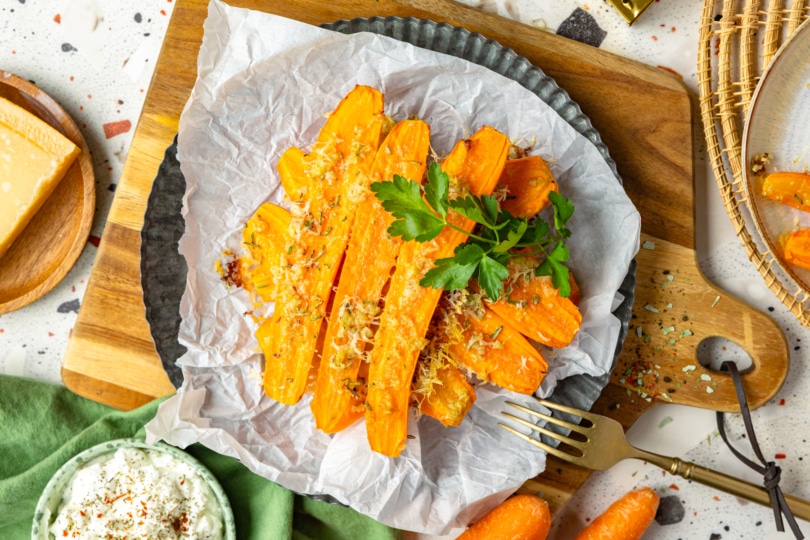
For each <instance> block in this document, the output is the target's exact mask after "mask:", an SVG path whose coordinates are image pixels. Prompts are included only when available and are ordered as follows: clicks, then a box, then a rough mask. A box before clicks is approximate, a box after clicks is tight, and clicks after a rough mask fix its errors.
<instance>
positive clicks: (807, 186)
mask: <svg viewBox="0 0 810 540" xmlns="http://www.w3.org/2000/svg"><path fill="white" fill-rule="evenodd" d="M762 194H763V195H764V196H766V197H768V198H769V199H772V200H774V201H776V202H778V203H782V204H786V205H787V206H792V207H793V208H798V209H799V210H804V211H805V212H807V211H810V174H808V173H799V172H776V173H771V174H769V175H768V176H766V177H765V181H764V182H763V183H762Z"/></svg>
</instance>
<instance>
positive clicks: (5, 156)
mask: <svg viewBox="0 0 810 540" xmlns="http://www.w3.org/2000/svg"><path fill="white" fill-rule="evenodd" d="M79 152H80V150H79V148H78V147H77V146H76V145H75V144H73V143H72V142H71V141H70V140H69V139H68V138H67V137H65V136H64V135H62V134H61V133H59V132H58V131H57V130H56V129H54V128H53V127H51V126H50V125H48V124H47V123H45V122H43V121H42V120H40V119H39V118H37V117H36V116H34V115H33V114H31V113H29V112H28V111H26V110H25V109H23V108H21V107H18V106H17V105H15V104H14V103H11V102H10V101H8V100H6V99H3V98H0V257H2V256H3V255H4V254H5V253H6V251H8V248H9V247H11V244H12V243H13V242H14V240H15V239H16V238H17V237H18V236H19V235H20V233H21V232H22V231H23V229H25V226H26V225H28V222H29V221H31V218H32V217H34V214H36V213H37V211H38V210H39V209H40V208H41V207H42V205H43V203H44V202H45V200H46V199H47V198H48V196H49V195H50V194H51V193H52V192H53V190H54V189H55V188H56V186H57V184H59V182H60V181H61V180H62V178H63V177H64V176H65V173H66V172H67V170H68V169H69V168H70V166H71V164H72V163H73V162H74V161H75V159H76V156H78V155H79Z"/></svg>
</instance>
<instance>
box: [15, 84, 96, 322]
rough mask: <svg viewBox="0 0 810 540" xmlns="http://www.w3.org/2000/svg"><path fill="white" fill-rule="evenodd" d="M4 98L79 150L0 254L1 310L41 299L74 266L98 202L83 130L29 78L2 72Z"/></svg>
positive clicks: (91, 164) (18, 306)
mask: <svg viewBox="0 0 810 540" xmlns="http://www.w3.org/2000/svg"><path fill="white" fill-rule="evenodd" d="M0 97H4V98H6V99H7V100H9V101H11V102H12V103H15V104H16V105H19V106H20V107H22V108H23V109H25V110H27V111H30V112H31V113H33V114H35V115H37V116H38V117H39V118H41V119H42V120H44V121H45V122H47V123H48V124H50V125H51V126H53V127H55V128H56V129H58V130H59V131H60V132H62V133H63V134H64V135H65V136H66V137H67V138H69V139H70V140H71V141H73V142H74V144H76V146H78V147H79V148H80V149H81V151H82V152H81V154H79V157H78V159H77V160H76V161H75V162H74V163H73V165H72V166H71V167H70V169H68V171H67V173H66V174H65V177H64V178H63V179H62V181H61V182H59V185H58V186H56V189H55V190H54V192H53V193H52V194H51V196H50V197H48V200H47V201H45V204H44V205H43V206H42V208H40V210H39V212H37V214H36V215H35V216H34V218H33V219H32V220H31V222H30V223H29V224H28V226H27V227H26V228H25V230H24V231H23V232H22V234H20V236H19V237H17V240H16V241H15V242H14V244H12V245H11V248H9V250H8V251H7V252H6V254H5V255H4V256H3V257H1V258H0V314H3V313H8V312H10V311H14V310H16V309H19V308H21V307H23V306H27V305H28V304H30V303H31V302H33V301H35V300H38V299H39V298H41V297H43V296H44V295H45V294H47V293H48V292H49V291H50V290H51V289H53V288H54V287H55V286H56V284H57V283H59V282H60V281H61V280H62V278H64V277H65V275H66V274H67V273H68V272H69V271H70V269H71V268H73V265H74V264H75V263H76V260H77V259H78V258H79V255H80V254H81V252H82V249H84V246H85V244H86V243H87V237H88V236H89V234H90V225H92V223H93V213H94V211H95V204H96V185H95V177H94V175H93V160H92V158H91V157H90V151H89V150H88V148H87V143H86V142H85V140H84V137H82V134H81V132H80V131H79V128H78V127H76V124H75V123H74V122H73V120H72V119H71V118H70V116H69V115H68V113H66V112H65V110H64V109H62V107H60V106H59V104H58V103H57V102H56V101H54V100H53V99H52V98H51V97H50V96H49V95H48V94H46V93H45V92H43V91H42V90H40V89H39V88H37V87H36V86H34V85H33V84H31V83H30V82H28V81H26V80H24V79H21V78H20V77H17V76H16V75H12V74H11V73H8V72H5V71H2V70H0Z"/></svg>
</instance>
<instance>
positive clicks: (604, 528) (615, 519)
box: [574, 487, 658, 540]
mask: <svg viewBox="0 0 810 540" xmlns="http://www.w3.org/2000/svg"><path fill="white" fill-rule="evenodd" d="M657 510H658V495H657V494H656V493H655V492H654V491H653V490H651V489H650V488H647V487H645V488H641V489H637V490H635V491H630V492H629V493H625V494H624V495H623V496H622V497H621V498H620V499H619V500H617V501H616V502H614V503H613V504H611V505H610V506H609V507H608V509H607V510H605V511H604V513H602V515H600V516H599V517H598V518H596V519H595V520H593V522H592V523H591V524H590V525H588V526H587V527H585V528H584V529H582V531H581V532H580V533H579V534H578V535H577V537H576V538H575V539H574V540H638V539H639V538H641V535H642V534H644V531H645V530H647V527H648V526H649V525H650V523H652V520H653V519H655V512H656V511H657Z"/></svg>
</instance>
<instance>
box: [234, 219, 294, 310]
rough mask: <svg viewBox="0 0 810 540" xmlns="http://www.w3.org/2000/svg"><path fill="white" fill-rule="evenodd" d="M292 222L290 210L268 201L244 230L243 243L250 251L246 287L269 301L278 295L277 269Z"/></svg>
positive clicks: (243, 274) (243, 279) (244, 273)
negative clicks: (275, 269) (274, 271)
mask: <svg viewBox="0 0 810 540" xmlns="http://www.w3.org/2000/svg"><path fill="white" fill-rule="evenodd" d="M289 225H290V213H289V212H288V211H287V210H285V209H284V208H282V207H280V206H277V205H275V204H273V203H264V204H263V205H261V206H260V207H259V209H258V210H256V212H255V213H254V214H253V216H251V218H250V219H249V220H248V222H247V224H246V225H245V229H244V230H243V231H242V243H243V244H244V245H245V246H246V247H247V251H248V257H247V260H246V261H245V262H246V267H245V268H243V272H242V281H243V283H244V284H245V288H247V289H249V290H250V291H252V292H255V293H256V294H258V295H259V297H260V298H261V299H262V300H263V301H265V302H271V301H273V300H274V299H275V296H276V281H275V280H276V277H277V276H274V275H273V268H277V267H278V266H279V265H280V264H281V261H282V260H283V259H284V247H285V246H286V245H287V238H288V237H287V228H288V227H289Z"/></svg>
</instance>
